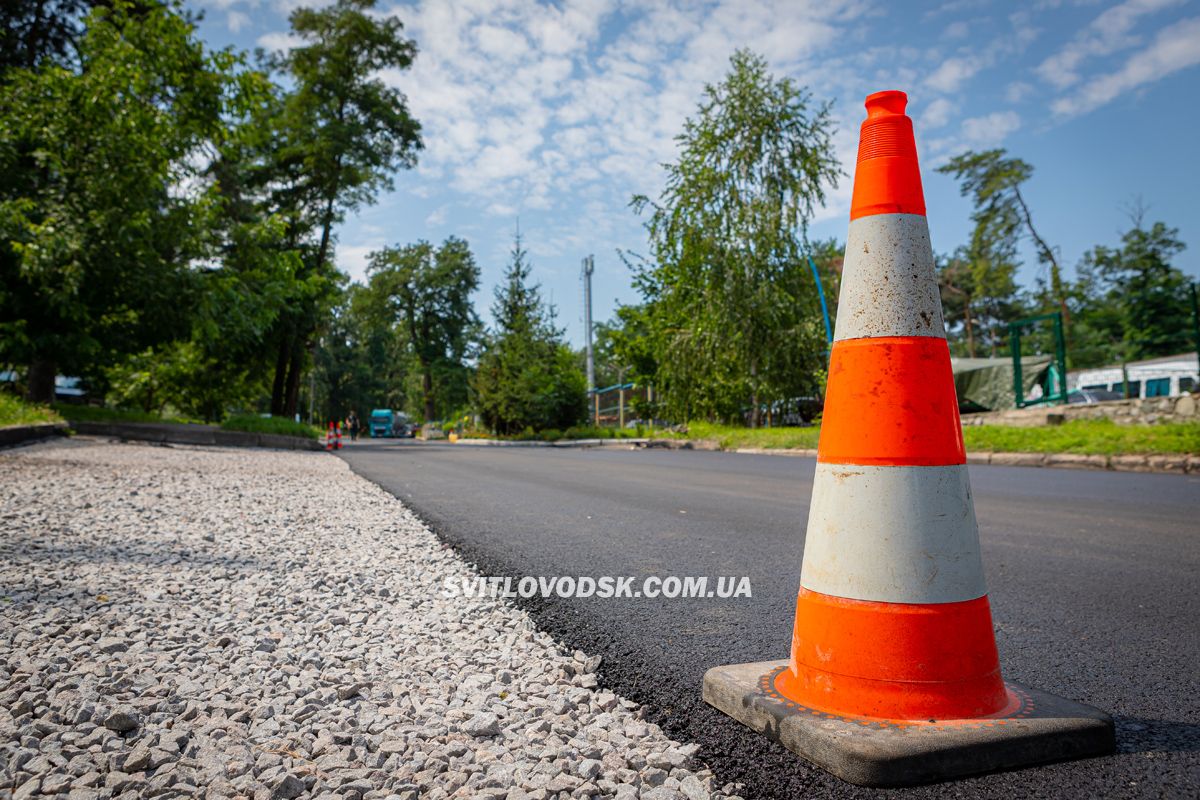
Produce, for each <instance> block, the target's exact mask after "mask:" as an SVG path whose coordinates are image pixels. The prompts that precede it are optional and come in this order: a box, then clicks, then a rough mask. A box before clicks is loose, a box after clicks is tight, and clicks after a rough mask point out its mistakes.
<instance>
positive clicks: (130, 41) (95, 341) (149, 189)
mask: <svg viewBox="0 0 1200 800" xmlns="http://www.w3.org/2000/svg"><path fill="white" fill-rule="evenodd" d="M234 66H235V59H234V57H233V56H231V55H230V54H228V53H223V52H222V53H206V52H205V51H204V48H203V47H202V45H201V44H200V43H199V41H198V40H197V39H196V36H195V31H194V28H193V26H192V24H191V23H190V22H189V21H188V20H186V19H185V18H184V17H182V16H181V15H180V14H178V13H176V12H174V11H173V10H171V9H170V8H168V7H165V6H154V7H152V8H149V9H145V10H138V12H137V13H132V11H131V10H130V7H129V6H127V5H125V4H123V3H114V4H113V5H112V6H111V7H101V8H97V9H96V10H95V11H94V12H92V14H91V16H90V17H89V19H88V25H87V30H86V33H85V34H84V35H83V36H82V38H81V39H80V41H79V43H78V58H77V62H76V63H75V64H71V65H67V64H57V63H50V64H41V65H40V66H39V67H38V68H36V69H35V68H17V69H10V70H8V71H7V72H6V73H5V76H4V78H5V79H4V83H3V86H2V87H0V119H3V122H4V124H3V125H0V173H2V174H3V176H4V177H3V178H2V179H0V181H2V182H0V309H2V313H0V319H3V320H4V322H3V323H2V325H3V327H2V328H0V342H2V345H0V346H2V348H3V351H4V352H3V357H4V358H5V359H6V360H8V361H13V362H16V363H21V364H28V365H30V371H31V375H30V379H29V385H30V393H31V395H32V396H34V398H35V399H38V400H50V399H53V378H54V375H55V373H56V371H58V370H68V371H70V372H72V373H75V374H78V373H79V372H84V371H88V370H92V371H96V370H98V369H99V368H101V367H102V366H103V365H105V364H108V363H112V362H113V361H114V359H115V358H116V357H118V356H120V355H122V354H125V353H132V352H138V351H140V350H141V349H143V348H144V347H146V346H147V345H149V344H152V343H153V342H156V341H161V340H164V339H171V338H176V337H178V336H180V335H181V334H182V333H184V332H186V329H187V318H186V316H185V315H181V314H179V313H177V310H178V309H179V308H187V307H188V306H189V305H190V304H191V299H190V298H194V297H195V294H196V290H197V287H196V281H195V275H194V273H193V272H192V271H190V270H189V269H188V266H189V263H190V262H191V260H192V259H193V258H195V257H196V256H197V255H198V254H199V252H200V250H201V248H202V242H201V241H200V237H199V234H198V232H199V231H201V230H202V229H203V226H202V225H199V224H197V223H198V221H199V220H200V219H201V218H202V217H203V212H204V206H205V202H206V198H205V197H204V195H203V192H198V191H192V190H190V189H189V188H188V187H189V185H190V184H191V183H192V182H193V181H194V180H195V179H196V178H197V169H196V167H195V166H194V162H195V157H196V156H197V155H198V154H199V153H200V152H201V151H202V148H204V147H205V146H206V145H207V144H209V143H211V142H212V141H214V140H215V139H216V138H219V137H220V135H221V117H222V114H223V113H225V112H226V111H227V110H228V109H229V104H230V103H231V102H232V99H233V98H234V97H235V96H236V92H234V91H233V88H234V87H233V81H232V79H231V74H232V71H233V68H234Z"/></svg>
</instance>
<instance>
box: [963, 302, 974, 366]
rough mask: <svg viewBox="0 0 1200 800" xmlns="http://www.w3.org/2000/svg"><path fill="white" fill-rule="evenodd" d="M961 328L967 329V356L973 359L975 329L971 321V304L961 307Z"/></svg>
mask: <svg viewBox="0 0 1200 800" xmlns="http://www.w3.org/2000/svg"><path fill="white" fill-rule="evenodd" d="M963 309H964V310H963V327H965V328H966V329H967V355H968V356H970V357H971V358H974V357H975V327H974V325H973V324H972V321H971V304H970V303H967V304H966V305H965V306H963Z"/></svg>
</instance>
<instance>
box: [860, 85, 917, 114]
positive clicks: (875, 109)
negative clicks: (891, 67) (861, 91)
mask: <svg viewBox="0 0 1200 800" xmlns="http://www.w3.org/2000/svg"><path fill="white" fill-rule="evenodd" d="M907 105H908V95H906V94H905V93H904V92H901V91H899V90H897V89H888V90H887V91H883V92H875V93H874V94H869V95H867V101H866V106H867V117H868V118H871V117H883V116H890V115H893V114H903V113H904V109H905V107H906V106H907Z"/></svg>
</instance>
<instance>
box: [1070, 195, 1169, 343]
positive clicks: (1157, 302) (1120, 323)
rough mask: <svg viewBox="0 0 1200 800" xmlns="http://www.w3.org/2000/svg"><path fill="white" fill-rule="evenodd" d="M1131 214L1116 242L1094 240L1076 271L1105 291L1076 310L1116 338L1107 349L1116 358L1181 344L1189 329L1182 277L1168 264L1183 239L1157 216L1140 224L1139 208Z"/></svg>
mask: <svg viewBox="0 0 1200 800" xmlns="http://www.w3.org/2000/svg"><path fill="white" fill-rule="evenodd" d="M1131 217H1132V219H1131V222H1132V227H1131V228H1130V229H1129V230H1128V231H1126V232H1125V234H1124V235H1123V236H1122V237H1121V247H1120V248H1110V247H1105V246H1103V245H1100V246H1097V247H1095V248H1093V249H1092V250H1090V251H1088V252H1087V253H1086V254H1085V255H1084V258H1083V263H1082V265H1081V272H1082V274H1083V275H1084V276H1086V277H1087V278H1089V279H1091V280H1094V281H1098V282H1099V283H1100V284H1101V286H1103V287H1104V288H1105V289H1106V290H1107V291H1105V292H1104V294H1103V295H1102V296H1101V297H1100V298H1096V299H1094V300H1093V301H1092V302H1091V303H1090V304H1088V305H1087V306H1085V307H1084V308H1083V309H1082V310H1081V312H1080V313H1081V316H1083V317H1084V319H1085V320H1086V321H1087V322H1088V323H1090V324H1092V325H1094V326H1095V327H1097V328H1100V329H1102V330H1106V332H1107V335H1108V338H1109V340H1110V341H1114V342H1116V341H1120V346H1119V347H1116V348H1114V351H1115V352H1114V353H1113V354H1114V355H1116V356H1117V357H1119V358H1120V359H1122V360H1133V359H1138V358H1150V357H1153V356H1161V355H1171V354H1174V353H1178V352H1180V351H1181V350H1186V349H1187V348H1188V347H1189V346H1190V345H1191V330H1192V312H1191V303H1190V299H1189V298H1190V296H1189V290H1188V279H1187V277H1186V276H1185V275H1184V274H1183V272H1181V271H1180V270H1179V269H1178V268H1177V267H1174V266H1172V265H1171V260H1172V259H1174V258H1175V256H1177V255H1179V253H1181V252H1183V250H1184V247H1185V245H1184V244H1183V242H1181V241H1180V240H1179V238H1178V236H1179V231H1178V229H1176V228H1170V227H1168V226H1167V225H1166V224H1164V223H1162V222H1155V223H1154V224H1153V225H1151V226H1149V227H1146V225H1145V223H1144V219H1143V210H1142V209H1140V208H1138V209H1135V210H1134V212H1133V213H1132V215H1131Z"/></svg>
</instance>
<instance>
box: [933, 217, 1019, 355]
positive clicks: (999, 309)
mask: <svg viewBox="0 0 1200 800" xmlns="http://www.w3.org/2000/svg"><path fill="white" fill-rule="evenodd" d="M1015 246H1016V243H1015V241H1014V240H1012V239H1004V238H992V237H991V231H989V230H988V229H987V228H982V229H981V228H980V227H978V226H977V227H976V230H975V232H974V234H973V235H972V237H971V243H970V244H969V245H967V246H965V247H960V248H959V249H958V250H956V251H955V252H954V253H952V254H950V255H949V256H943V257H941V258H940V259H938V284H939V287H940V289H941V295H942V308H943V311H944V312H945V317H946V327H947V334H948V336H949V339H950V345H951V348H952V349H954V350H955V351H956V352H957V353H958V354H959V355H964V354H965V355H967V356H968V357H970V358H975V357H976V356H978V355H981V354H982V353H984V352H985V351H986V352H987V354H988V355H991V356H994V355H996V353H997V351H998V349H1000V348H1001V347H1003V346H1004V345H1005V343H1006V341H1007V339H1006V337H1007V330H1008V327H1007V326H1008V322H1009V321H1011V320H1013V319H1015V318H1017V317H1020V316H1023V314H1024V308H1023V306H1021V304H1020V297H1019V295H1018V290H1017V280H1016V273H1017V261H1016V249H1015Z"/></svg>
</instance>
